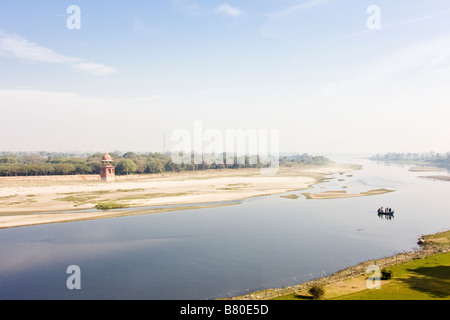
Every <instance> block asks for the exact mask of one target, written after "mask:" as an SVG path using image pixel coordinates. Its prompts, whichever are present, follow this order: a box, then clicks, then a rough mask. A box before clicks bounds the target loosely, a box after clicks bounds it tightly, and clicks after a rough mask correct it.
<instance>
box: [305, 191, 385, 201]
mask: <svg viewBox="0 0 450 320" xmlns="http://www.w3.org/2000/svg"><path fill="white" fill-rule="evenodd" d="M389 192H394V190H388V189H376V190H369V191H366V192H361V193H347V191H325V192H320V193H302V194H303V195H304V196H305V197H306V198H307V199H339V198H354V197H366V196H374V195H380V194H384V193H389Z"/></svg>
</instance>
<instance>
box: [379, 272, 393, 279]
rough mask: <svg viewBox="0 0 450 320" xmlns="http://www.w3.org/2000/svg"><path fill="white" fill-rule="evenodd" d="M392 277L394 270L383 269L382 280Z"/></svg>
mask: <svg viewBox="0 0 450 320" xmlns="http://www.w3.org/2000/svg"><path fill="white" fill-rule="evenodd" d="M392 277H394V272H393V271H392V270H387V269H383V270H381V280H389V279H391V278H392Z"/></svg>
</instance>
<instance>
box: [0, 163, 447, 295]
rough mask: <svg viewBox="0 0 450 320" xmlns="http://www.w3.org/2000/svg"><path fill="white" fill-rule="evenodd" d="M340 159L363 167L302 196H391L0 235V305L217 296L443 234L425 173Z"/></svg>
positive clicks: (250, 203) (278, 203)
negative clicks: (77, 276) (73, 283)
mask: <svg viewBox="0 0 450 320" xmlns="http://www.w3.org/2000/svg"><path fill="white" fill-rule="evenodd" d="M334 160H343V159H334ZM345 160H346V161H347V162H349V163H359V164H362V165H363V169H362V170H359V171H354V172H351V173H348V174H343V175H339V174H336V175H333V176H330V177H331V178H332V179H331V180H330V181H328V182H324V183H321V184H317V185H315V186H314V187H313V188H312V189H311V190H308V191H312V192H323V191H327V190H346V191H347V192H349V193H355V192H356V193H359V192H363V191H368V190H373V189H379V188H387V189H392V190H396V191H395V192H393V193H388V194H384V195H379V196H371V197H361V198H349V199H333V200H307V199H305V198H304V197H303V196H302V195H301V192H305V191H304V190H303V191H297V192H289V193H287V195H290V194H297V195H300V197H299V198H298V199H286V198H281V197H280V195H274V196H265V197H257V198H252V199H248V200H245V201H243V202H242V204H239V205H235V206H230V207H221V208H208V209H200V210H186V211H180V212H169V213H160V214H150V215H141V216H132V217H122V218H111V219H104V220H91V221H81V222H71V223H60V224H49V225H40V226H31V227H23V228H13V229H3V230H0V299H211V298H218V297H225V296H227V295H228V294H227V293H230V294H232V295H235V294H241V293H245V292H246V289H250V290H252V291H253V290H257V289H262V288H263V287H262V286H263V285H264V286H266V287H280V286H281V281H283V285H285V286H288V285H293V284H295V283H296V282H299V281H306V280H309V279H310V277H311V275H312V276H314V277H318V276H320V275H323V274H325V273H326V274H330V273H333V272H336V271H337V270H338V267H340V268H344V267H346V266H348V265H349V264H356V263H358V262H360V261H362V260H367V259H372V258H382V257H383V256H388V255H392V254H394V253H395V252H398V251H402V250H411V249H413V248H415V247H417V245H416V242H417V239H418V237H420V235H422V234H429V233H434V232H437V231H441V230H443V229H446V230H448V229H449V227H450V201H449V200H448V196H449V194H450V182H443V181H433V180H428V179H422V178H418V176H421V175H429V174H433V173H423V172H422V173H417V172H410V171H408V168H409V167H408V166H398V165H390V166H388V165H385V164H383V163H376V162H373V161H369V160H364V159H345ZM440 174H442V173H440ZM444 174H446V173H444ZM339 179H344V181H339ZM345 187H346V188H345ZM381 206H384V207H386V206H389V207H392V208H394V209H395V210H396V214H395V217H394V219H391V220H388V219H381V218H379V217H378V216H377V214H376V210H377V208H379V207H381ZM69 265H78V266H79V267H80V268H81V287H82V288H81V290H72V291H71V290H68V289H67V287H66V280H67V278H68V277H69V275H68V274H66V269H67V267H68V266H69ZM310 274H311V275H310Z"/></svg>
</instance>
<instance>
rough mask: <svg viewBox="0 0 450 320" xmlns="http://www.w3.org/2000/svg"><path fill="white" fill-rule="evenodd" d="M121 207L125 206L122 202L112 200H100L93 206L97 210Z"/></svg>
mask: <svg viewBox="0 0 450 320" xmlns="http://www.w3.org/2000/svg"><path fill="white" fill-rule="evenodd" d="M121 208H126V206H125V205H123V204H120V203H117V202H114V201H108V202H101V203H98V204H97V205H96V206H95V209H97V210H110V209H121Z"/></svg>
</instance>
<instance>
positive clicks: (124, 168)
mask: <svg viewBox="0 0 450 320" xmlns="http://www.w3.org/2000/svg"><path fill="white" fill-rule="evenodd" d="M136 169H137V165H136V163H134V161H133V160H130V159H123V160H120V161H119V162H118V163H117V166H116V173H117V174H119V175H129V174H133V173H135V172H136Z"/></svg>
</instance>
